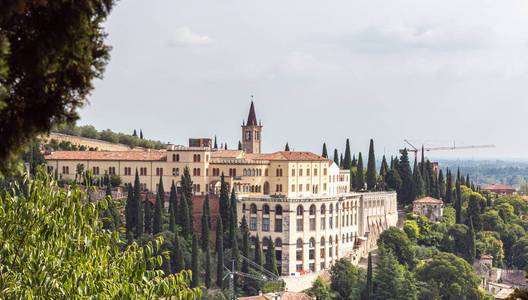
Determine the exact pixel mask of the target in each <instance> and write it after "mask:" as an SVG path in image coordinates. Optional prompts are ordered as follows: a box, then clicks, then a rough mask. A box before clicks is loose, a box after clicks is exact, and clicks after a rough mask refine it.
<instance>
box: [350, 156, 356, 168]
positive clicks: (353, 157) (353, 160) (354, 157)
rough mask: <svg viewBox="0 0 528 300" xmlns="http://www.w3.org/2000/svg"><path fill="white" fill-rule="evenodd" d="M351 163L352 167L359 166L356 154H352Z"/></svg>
mask: <svg viewBox="0 0 528 300" xmlns="http://www.w3.org/2000/svg"><path fill="white" fill-rule="evenodd" d="M350 165H351V166H352V167H357V159H356V155H355V154H352V162H351V163H350Z"/></svg>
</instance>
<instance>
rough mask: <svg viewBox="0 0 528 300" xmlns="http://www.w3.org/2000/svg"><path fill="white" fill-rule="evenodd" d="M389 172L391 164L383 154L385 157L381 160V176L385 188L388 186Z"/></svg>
mask: <svg viewBox="0 0 528 300" xmlns="http://www.w3.org/2000/svg"><path fill="white" fill-rule="evenodd" d="M387 172H389V165H388V164H387V159H386V158H385V154H383V158H382V160H381V167H380V176H381V180H383V187H382V188H383V189H385V188H386V183H387Z"/></svg>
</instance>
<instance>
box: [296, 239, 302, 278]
mask: <svg viewBox="0 0 528 300" xmlns="http://www.w3.org/2000/svg"><path fill="white" fill-rule="evenodd" d="M295 258H296V260H298V261H302V260H303V241H302V240H301V239H298V240H297V251H296V253H295ZM297 270H298V271H300V270H302V264H300V265H297Z"/></svg>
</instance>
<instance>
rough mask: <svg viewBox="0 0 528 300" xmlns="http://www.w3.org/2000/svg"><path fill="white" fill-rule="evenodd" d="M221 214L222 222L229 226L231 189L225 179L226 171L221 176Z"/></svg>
mask: <svg viewBox="0 0 528 300" xmlns="http://www.w3.org/2000/svg"><path fill="white" fill-rule="evenodd" d="M219 201H220V207H219V209H220V216H221V217H222V224H223V225H224V226H225V227H226V228H229V213H230V212H229V190H228V189H227V184H226V182H225V179H224V173H223V172H222V176H220V199H219Z"/></svg>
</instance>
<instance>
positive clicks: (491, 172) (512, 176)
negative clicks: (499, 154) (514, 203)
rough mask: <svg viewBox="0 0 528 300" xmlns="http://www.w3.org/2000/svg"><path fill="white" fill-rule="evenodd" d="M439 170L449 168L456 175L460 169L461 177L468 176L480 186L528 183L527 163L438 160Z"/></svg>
mask: <svg viewBox="0 0 528 300" xmlns="http://www.w3.org/2000/svg"><path fill="white" fill-rule="evenodd" d="M438 162H439V164H440V168H442V169H444V171H445V168H449V169H451V170H452V171H453V175H456V170H457V168H460V173H461V175H464V176H466V174H469V175H470V177H471V180H472V181H474V182H477V176H478V184H479V185H480V186H484V185H489V184H495V183H499V184H504V185H507V186H518V185H519V184H522V183H525V182H528V163H527V162H525V161H524V162H523V161H506V160H438Z"/></svg>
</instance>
